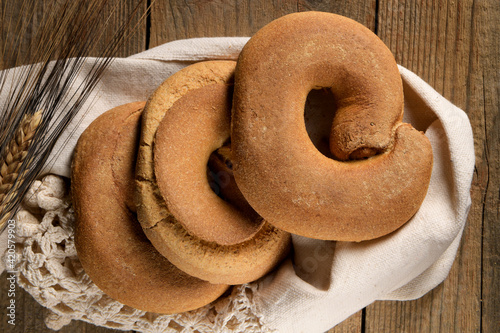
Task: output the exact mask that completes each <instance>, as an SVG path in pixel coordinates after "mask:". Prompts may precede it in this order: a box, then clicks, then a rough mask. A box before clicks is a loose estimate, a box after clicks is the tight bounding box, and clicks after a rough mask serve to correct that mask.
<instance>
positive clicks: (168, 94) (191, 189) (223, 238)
mask: <svg viewBox="0 0 500 333" xmlns="http://www.w3.org/2000/svg"><path fill="white" fill-rule="evenodd" d="M234 67H235V62H229V61H225V62H220V61H211V62H203V63H197V64H194V65H191V66H189V67H187V68H185V69H183V70H181V71H179V72H178V73H176V74H174V75H173V76H171V77H170V78H168V79H167V80H166V81H165V82H164V83H163V84H162V85H161V86H160V87H159V88H158V89H157V90H156V91H155V92H154V93H153V95H152V96H151V98H150V99H149V100H148V103H147V105H146V107H145V111H144V112H145V113H144V118H143V127H142V128H143V133H146V134H147V133H150V134H151V135H147V136H146V135H143V136H142V142H141V143H142V145H141V148H140V154H139V160H138V163H137V175H138V177H137V188H138V192H137V203H138V214H139V221H140V222H141V224H142V226H143V228H144V231H145V233H146V235H147V236H148V237H149V239H150V240H151V242H152V243H153V244H154V245H155V247H156V248H157V249H158V250H159V251H160V252H161V253H162V254H163V255H164V256H165V257H167V258H168V259H169V260H170V261H171V262H172V263H174V264H175V265H176V266H178V267H179V268H180V269H182V270H184V271H185V272H187V273H189V274H190V275H193V276H196V277H199V278H201V279H204V280H207V281H210V282H212V283H227V284H242V283H247V282H250V281H254V280H256V279H258V278H260V277H261V276H263V275H265V274H266V273H268V272H269V271H270V270H271V269H273V268H274V266H275V265H276V264H277V263H278V262H280V261H281V260H282V259H283V257H284V256H285V255H286V254H287V252H288V249H289V245H290V235H289V234H288V233H286V232H283V231H281V230H278V229H276V228H274V227H273V226H271V225H269V224H268V223H266V222H265V221H263V220H262V218H261V217H260V216H258V215H257V214H256V213H255V212H253V214H248V211H242V210H241V209H238V208H236V206H235V205H233V204H230V203H228V202H226V201H224V200H222V199H221V198H220V197H218V196H217V195H216V194H215V193H214V192H213V191H212V190H211V188H210V186H209V183H208V179H207V164H208V162H209V158H210V155H211V154H212V152H213V151H215V150H217V149H218V148H220V147H221V146H222V145H223V144H224V142H226V141H227V140H228V138H229V133H230V115H231V98H232V96H231V93H232V78H233V72H234ZM179 92H180V93H179ZM148 131H149V132H148ZM252 211H253V210H252Z"/></svg>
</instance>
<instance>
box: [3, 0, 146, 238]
mask: <svg viewBox="0 0 500 333" xmlns="http://www.w3.org/2000/svg"><path fill="white" fill-rule="evenodd" d="M109 2H114V3H115V6H117V5H118V4H119V3H120V2H119V0H113V1H111V0H88V1H73V0H61V2H59V1H58V2H49V3H48V4H52V5H51V7H49V8H48V9H47V10H46V11H44V13H45V12H46V13H47V16H44V18H43V19H42V24H41V26H40V27H39V29H37V30H36V31H35V33H34V34H33V39H32V40H31V41H30V42H29V43H28V45H27V49H26V48H24V46H23V43H22V39H21V38H20V36H21V35H23V34H24V33H25V32H30V31H31V24H32V23H33V17H34V13H35V12H36V11H35V6H36V4H37V3H39V2H38V1H36V0H23V1H22V6H21V11H23V12H24V13H25V14H26V15H27V17H28V18H29V19H28V20H27V21H23V20H22V19H21V20H20V21H17V22H10V23H11V24H8V23H9V22H8V21H10V20H6V19H7V18H8V15H7V14H6V8H7V7H4V6H2V5H0V28H1V29H0V33H1V32H2V31H4V23H6V24H7V27H6V28H7V32H8V33H7V36H11V39H9V40H7V41H4V40H2V39H1V38H3V36H2V35H0V42H1V43H0V44H1V45H0V46H1V48H0V57H2V59H3V57H5V56H7V57H8V58H9V59H14V60H15V65H25V64H27V65H26V66H20V67H16V68H12V69H7V70H4V71H0V92H1V93H5V94H4V95H6V97H5V98H3V99H2V101H0V102H1V103H0V233H1V232H2V231H3V230H4V227H5V225H6V224H5V222H6V221H7V220H8V219H9V218H11V217H12V216H13V214H15V212H16V210H17V208H18V206H19V203H20V201H21V199H22V197H23V196H24V195H25V194H26V192H27V191H28V188H29V186H30V185H31V183H32V182H33V181H34V180H35V179H36V178H37V177H38V176H39V175H40V172H41V170H42V168H43V166H44V165H45V164H46V163H50V161H48V156H49V154H50V153H51V151H52V149H53V147H54V145H55V143H56V141H57V140H58V138H59V137H60V135H61V133H62V132H63V131H64V130H65V128H66V127H67V125H68V124H69V123H70V122H71V121H72V120H73V118H74V117H75V116H76V115H77V114H79V113H80V112H81V111H82V108H84V105H87V104H86V102H87V100H88V99H89V98H90V96H91V92H92V90H93V89H94V88H95V87H96V85H97V83H98V81H99V80H100V78H101V76H102V74H103V73H104V71H105V69H106V68H107V67H108V66H109V65H110V63H111V61H112V59H113V57H114V55H115V54H116V52H117V51H118V47H119V46H120V45H122V43H123V41H124V40H125V39H126V38H127V37H128V34H129V33H131V32H132V31H133V30H135V28H136V27H137V26H136V27H134V26H133V23H132V21H133V17H135V16H136V14H137V13H138V12H139V9H140V6H141V4H143V3H145V0H137V5H136V7H135V8H134V9H133V10H132V13H131V15H130V16H128V17H127V19H126V21H125V23H123V24H122V25H120V26H119V27H118V29H117V30H115V32H114V34H113V35H112V36H111V38H108V37H106V35H105V34H104V30H103V29H102V24H101V23H104V24H106V23H107V22H108V21H109V19H110V16H106V15H105V14H103V13H105V12H106V10H105V9H106V8H109V7H108V6H110V4H109ZM59 5H60V6H59ZM111 8H113V7H111ZM116 8H118V7H115V9H116ZM103 20H104V21H103ZM143 20H144V16H143V17H141V18H139V22H142V21H143ZM137 24H139V23H137ZM9 41H10V42H9ZM99 41H104V42H105V47H104V50H103V51H101V52H98V54H97V57H96V58H95V62H92V66H91V68H90V69H89V71H88V72H87V73H86V74H85V77H84V78H83V80H82V81H78V80H77V77H78V75H80V74H81V71H82V68H83V65H84V63H85V61H86V59H88V57H89V55H90V54H93V53H94V51H95V47H96V43H98V42H99ZM21 50H22V51H21ZM11 74H12V75H11ZM34 110H43V112H41V111H38V112H34ZM82 112H85V110H83V111H82Z"/></svg>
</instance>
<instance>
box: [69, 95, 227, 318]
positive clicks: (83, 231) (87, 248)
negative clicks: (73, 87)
mask: <svg viewBox="0 0 500 333" xmlns="http://www.w3.org/2000/svg"><path fill="white" fill-rule="evenodd" d="M144 104H145V103H144V102H137V103H130V104H125V105H123V106H119V107H117V108H114V109H112V110H110V111H107V112H105V113H104V114H102V115H101V116H99V117H98V118H97V119H96V120H95V121H93V122H92V123H91V124H90V126H89V127H88V128H87V129H86V130H85V131H84V133H83V134H82V135H81V137H80V138H79V140H78V144H77V147H76V150H75V155H74V158H73V163H72V179H71V187H72V198H73V204H74V208H75V213H76V216H77V219H76V222H77V223H76V230H75V243H76V249H77V252H78V256H79V259H80V261H81V263H82V266H83V268H84V269H85V272H86V273H87V274H88V275H89V276H90V278H91V279H92V281H93V282H94V283H95V284H96V285H97V286H98V287H99V288H101V289H102V290H103V291H104V292H105V293H106V294H108V295H109V296H110V297H112V298H114V299H116V300H118V301H120V302H122V303H123V304H126V305H129V306H131V307H134V308H136V309H140V310H144V311H151V312H157V313H178V312H183V311H188V310H192V309H196V308H199V307H201V306H204V305H206V304H208V303H210V302H212V301H213V300H215V299H217V298H218V297H219V296H220V295H222V294H223V293H224V292H225V291H226V290H227V288H228V285H215V284H210V283H208V282H206V281H203V280H200V279H197V278H195V277H192V276H189V275H188V274H186V273H184V272H183V271H181V270H179V269H178V268H177V267H176V266H174V265H172V264H171V263H170V262H169V261H168V260H167V259H166V258H165V257H163V256H162V255H161V254H160V253H158V251H156V249H155V248H154V247H153V245H151V243H150V242H149V240H148V239H147V237H146V236H145V235H144V233H143V231H142V228H141V226H140V224H139V222H138V221H137V219H136V217H135V212H134V211H135V205H134V199H133V196H134V194H135V189H134V186H133V185H134V176H135V170H134V169H135V160H136V152H137V146H138V138H139V125H140V115H141V112H142V108H143V106H144Z"/></svg>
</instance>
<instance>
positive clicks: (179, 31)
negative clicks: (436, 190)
mask: <svg viewBox="0 0 500 333" xmlns="http://www.w3.org/2000/svg"><path fill="white" fill-rule="evenodd" d="M16 3H17V1H16V0H10V1H8V0H1V1H0V4H1V5H2V6H7V7H6V8H7V9H9V7H10V8H11V9H10V12H11V13H13V14H12V15H22V13H19V11H18V10H17V9H15V8H14V7H15V6H16V5H15V4H16ZM39 3H40V5H39V11H40V12H42V11H43V1H40V2H39ZM119 3H120V5H119V6H120V7H119V9H120V10H118V11H117V12H116V14H115V15H114V16H113V18H114V21H113V22H112V24H118V22H120V21H121V20H122V19H123V17H125V16H126V15H127V13H128V12H129V11H130V10H131V7H132V6H131V3H134V1H132V0H126V1H121V2H119ZM145 8H146V7H144V8H143V9H142V10H143V11H144V12H145ZM308 10H319V11H327V12H333V13H338V14H342V15H345V16H348V17H350V18H353V19H355V20H357V21H358V22H360V23H362V24H364V25H365V26H367V27H368V28H370V29H372V30H373V31H374V32H376V33H377V34H378V35H379V36H380V38H381V39H382V40H383V41H384V42H385V43H386V44H387V46H388V47H389V48H390V49H391V50H392V52H393V53H394V56H395V57H396V60H397V62H398V63H399V64H401V65H403V66H405V67H407V68H409V69H410V70H412V71H414V72H415V73H416V74H417V75H419V76H420V77H421V78H422V79H424V80H425V81H426V82H428V83H429V84H430V85H431V86H432V87H434V88H435V89H436V90H437V91H438V92H439V93H441V94H442V95H444V96H445V97H446V98H447V99H449V100H450V101H451V102H453V103H454V104H456V105H457V106H459V107H460V108H462V109H464V110H465V111H466V112H467V114H468V116H469V118H470V121H471V123H472V127H473V130H474V137H475V150H476V167H475V172H474V180H473V184H472V190H471V194H472V207H471V210H470V213H469V219H468V222H467V226H466V228H465V232H464V235H463V239H462V243H461V246H460V248H459V251H458V255H457V258H456V260H455V263H454V265H453V267H452V270H451V272H450V274H449V276H448V278H447V279H446V280H445V281H444V282H443V283H442V284H441V285H439V286H438V287H436V288H435V289H434V290H432V291H431V292H429V293H428V294H427V295H425V296H424V297H422V298H420V299H418V300H415V301H408V302H387V301H385V302H376V303H374V304H372V305H370V306H368V307H367V308H366V309H363V310H362V311H360V312H358V313H356V314H354V315H353V316H351V317H350V318H349V319H347V320H346V321H345V322H343V323H342V324H340V325H338V326H337V327H335V328H332V329H331V330H330V331H329V332H483V331H484V332H499V331H500V310H499V308H500V276H499V275H500V270H499V265H500V245H499V244H500V242H498V239H499V237H500V224H499V220H500V219H499V215H500V213H499V204H500V199H499V188H500V177H499V176H500V172H499V171H500V170H499V169H500V156H499V152H500V149H499V147H500V145H499V132H500V131H499V122H500V119H499V108H500V103H499V96H500V23H499V22H500V2H499V1H498V0H463V1H461V0H458V1H449V0H432V1H431V0H428V1H425V0H405V1H393V0H356V1H338V0H326V1H316V0H295V1H291V0H252V1H250V0H163V1H162V0H157V1H156V3H155V4H154V5H153V6H152V10H151V13H150V15H149V16H148V18H147V20H146V21H145V22H144V23H143V24H142V25H141V27H140V30H139V33H138V34H137V35H136V36H135V37H134V38H132V39H130V41H129V42H128V43H127V44H126V45H125V46H124V47H123V48H122V50H121V51H120V56H127V55H130V54H133V53H136V52H139V51H143V50H145V49H147V48H151V47H154V46H156V45H159V44H162V43H165V42H168V41H172V40H176V39H182V38H190V37H212V36H251V35H252V34H253V33H255V32H256V31H257V30H258V29H259V28H261V27H262V26H263V25H265V24H266V23H268V22H270V21H271V20H273V19H275V18H277V17H280V16H282V15H284V14H288V13H291V12H297V11H308ZM35 23H36V20H35ZM1 42H3V41H0V43H1ZM0 60H1V61H2V62H1V63H0V66H1V67H0V68H6V67H9V65H10V64H11V61H12V59H9V58H8V57H7V58H5V57H4V58H3V59H0ZM0 289H1V294H0V308H1V309H5V308H6V306H7V302H8V300H7V298H6V290H7V280H6V278H5V274H4V275H2V278H0ZM16 297H17V300H16V301H17V309H18V310H17V311H18V312H17V319H16V323H17V324H16V327H15V329H14V330H12V327H10V326H9V325H7V324H6V321H7V320H6V317H5V315H4V314H5V311H3V310H2V311H0V313H2V315H1V319H0V331H2V332H6V331H15V332H50V330H49V329H47V328H46V327H45V326H44V323H43V315H42V313H43V309H42V307H41V306H39V305H38V304H37V303H36V302H35V301H34V300H33V299H32V298H31V296H30V295H28V294H26V293H22V292H21V293H19V294H18V295H17V296H16ZM61 332H111V330H107V329H104V328H98V327H95V326H92V325H90V324H86V323H83V322H72V323H71V324H70V325H68V326H66V327H64V328H63V329H62V330H61Z"/></svg>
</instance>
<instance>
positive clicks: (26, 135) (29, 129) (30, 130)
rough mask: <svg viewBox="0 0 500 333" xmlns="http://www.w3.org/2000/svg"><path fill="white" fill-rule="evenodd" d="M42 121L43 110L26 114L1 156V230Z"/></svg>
mask: <svg viewBox="0 0 500 333" xmlns="http://www.w3.org/2000/svg"><path fill="white" fill-rule="evenodd" d="M41 121H42V112H41V111H37V112H35V113H34V114H26V115H24V117H23V119H22V120H21V122H20V124H19V126H18V128H17V130H16V132H15V134H14V136H13V137H12V139H11V140H10V142H9V144H8V145H7V147H6V149H5V151H4V154H3V156H1V157H0V230H2V228H3V226H4V225H5V223H6V221H7V217H8V215H9V213H10V212H9V210H10V207H9V206H10V205H9V203H10V201H11V199H12V198H13V197H15V196H16V194H17V189H18V187H19V184H21V183H22V181H21V180H22V178H23V173H21V174H19V172H20V170H21V166H22V164H23V162H24V160H25V159H26V156H27V155H28V149H29V147H30V145H31V142H32V140H33V137H34V136H35V133H36V129H37V127H38V126H39V125H40V122H41ZM25 169H26V170H27V168H25ZM16 184H17V185H16Z"/></svg>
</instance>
